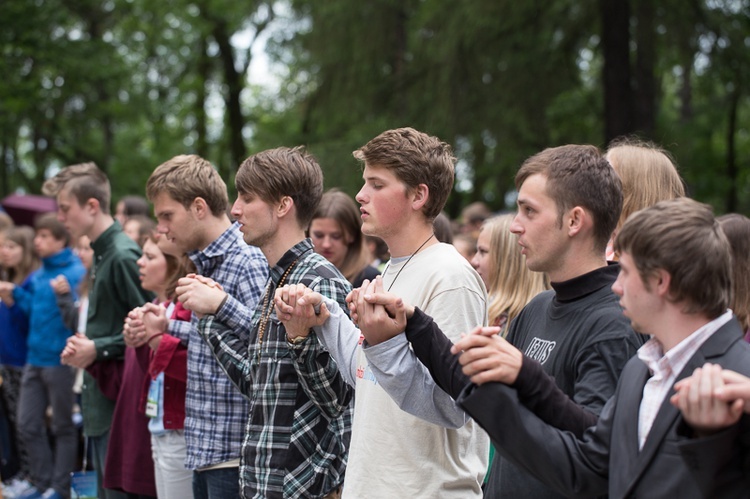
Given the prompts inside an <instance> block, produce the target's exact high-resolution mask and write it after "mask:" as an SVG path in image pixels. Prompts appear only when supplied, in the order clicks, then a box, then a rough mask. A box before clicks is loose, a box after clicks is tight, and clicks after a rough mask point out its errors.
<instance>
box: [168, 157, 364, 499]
mask: <svg viewBox="0 0 750 499" xmlns="http://www.w3.org/2000/svg"><path fill="white" fill-rule="evenodd" d="M236 185H237V192H238V193H239V195H238V198H237V201H236V202H235V203H234V206H233V207H232V215H233V216H235V217H236V218H237V220H238V222H239V224H240V231H241V232H242V234H243V236H244V239H245V242H247V243H248V244H252V245H255V246H258V247H259V248H260V249H261V251H262V252H263V254H264V255H265V256H266V259H267V260H268V263H269V265H270V267H271V276H270V279H269V280H268V283H267V286H266V290H265V294H264V295H263V298H262V299H261V300H260V305H259V306H258V308H256V310H255V313H254V315H253V318H252V332H251V334H250V337H249V339H248V338H247V336H246V335H245V334H243V332H242V331H238V330H237V329H236V328H235V327H233V326H232V324H229V323H227V322H226V321H225V320H223V319H222V317H220V316H219V315H216V314H213V311H214V310H217V309H220V308H221V303H222V302H223V300H224V299H225V296H226V294H225V293H224V292H223V291H222V289H221V287H220V286H217V285H215V283H214V282H213V281H212V280H211V279H207V278H205V277H203V276H196V277H195V278H185V279H181V280H180V282H179V287H178V288H177V293H178V295H181V296H180V299H181V300H182V299H183V297H182V294H183V291H184V290H186V289H188V288H190V287H192V288H196V287H198V286H202V287H203V289H202V292H201V300H195V302H190V301H189V300H188V301H186V302H185V303H186V304H188V305H189V306H190V307H191V308H192V310H194V311H196V312H200V313H204V314H207V315H206V316H205V317H204V318H203V319H202V321H201V323H200V326H199V330H200V333H201V335H202V336H203V337H204V339H205V340H206V341H207V342H208V344H209V345H210V347H211V350H212V351H213V354H214V356H215V357H216V359H217V360H218V361H219V363H220V364H221V366H222V368H223V369H224V371H225V372H226V374H227V376H228V377H229V379H231V380H232V382H233V383H234V384H235V385H236V386H237V387H238V388H239V390H240V391H241V392H242V393H243V394H244V395H245V396H246V397H248V398H249V399H250V411H249V415H248V420H247V425H246V429H245V438H244V440H243V442H242V459H241V462H240V489H241V494H242V496H243V497H248V498H249V497H257V498H261V497H262V498H269V497H285V498H286V497H338V495H339V491H340V487H341V484H342V483H343V481H344V471H345V469H346V463H347V452H348V447H349V437H350V428H351V415H352V404H351V402H352V395H353V389H352V387H351V386H349V385H348V384H347V383H346V382H345V381H344V379H343V378H342V377H341V374H340V373H339V369H338V366H337V365H336V362H335V361H334V360H333V358H332V357H331V356H330V354H329V353H328V351H326V350H325V349H323V348H322V346H321V344H320V342H319V341H318V339H317V338H316V337H315V333H311V334H310V335H309V336H306V337H297V338H290V337H288V336H287V332H286V330H285V328H284V326H283V325H282V324H281V323H280V322H279V320H278V319H277V317H276V313H275V310H274V300H273V297H274V293H275V291H276V288H277V287H280V286H282V285H283V284H298V283H299V284H305V285H306V286H307V287H309V288H311V289H313V290H315V291H317V292H319V293H321V294H323V295H324V296H327V297H328V298H331V299H332V300H335V301H336V302H338V303H339V304H340V305H341V306H342V307H344V308H346V306H345V305H346V302H345V298H346V295H347V294H348V293H349V291H350V289H351V288H350V285H349V282H348V281H347V280H346V278H344V276H343V275H341V273H340V272H339V271H338V270H337V269H336V267H335V266H333V264H331V263H330V262H328V260H326V259H325V258H324V257H322V256H320V255H318V254H317V253H315V252H314V251H313V246H312V243H311V242H310V240H309V239H307V238H306V237H305V229H306V228H307V226H308V225H309V223H310V218H311V217H312V214H313V212H314V211H315V207H316V206H317V204H318V203H319V202H320V198H321V196H322V194H323V173H322V171H321V169H320V166H319V165H318V164H317V162H316V161H315V159H314V158H313V157H312V156H310V155H309V154H308V153H306V152H305V151H304V150H303V149H302V148H295V149H289V148H278V149H272V150H268V151H264V152H261V153H258V154H256V155H254V156H251V157H250V158H248V159H247V160H246V161H245V162H244V163H243V164H242V165H241V166H240V168H239V171H238V172H237V177H236Z"/></svg>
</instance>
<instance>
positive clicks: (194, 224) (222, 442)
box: [143, 155, 268, 499]
mask: <svg viewBox="0 0 750 499" xmlns="http://www.w3.org/2000/svg"><path fill="white" fill-rule="evenodd" d="M146 194H147V197H148V199H149V200H150V201H151V202H152V203H153V204H154V212H155V214H156V219H157V222H158V226H157V229H158V230H159V232H161V233H162V234H164V237H166V238H167V239H169V240H170V241H171V242H173V243H174V244H175V245H176V246H177V247H178V248H179V249H181V250H182V251H184V252H185V253H187V254H188V256H189V258H190V259H191V260H192V262H193V263H194V264H195V266H196V269H197V272H198V273H199V274H202V275H204V276H207V277H210V278H212V279H213V280H214V281H215V282H217V283H218V284H220V285H221V288H222V289H223V293H222V297H221V298H220V299H219V301H210V300H208V299H207V297H206V296H205V295H204V293H203V291H205V286H203V285H200V283H195V285H193V286H190V285H187V286H185V288H184V289H183V292H182V295H181V296H180V299H181V300H182V301H183V304H184V306H185V308H187V309H188V310H192V311H193V312H196V311H202V310H204V309H202V308H197V307H198V304H200V306H202V307H208V310H209V311H210V312H211V313H213V314H216V317H219V318H220V319H221V320H222V321H225V322H226V323H227V324H231V325H232V327H233V328H235V329H236V330H237V331H239V332H241V333H242V334H243V335H245V337H247V335H248V334H249V331H250V317H251V315H252V310H253V308H254V307H255V305H256V304H257V303H258V299H259V298H260V295H261V290H262V289H263V283H264V282H265V280H266V276H267V275H268V271H267V266H266V260H265V258H264V257H263V255H262V254H261V252H260V251H259V250H258V248H255V247H252V246H248V245H247V244H245V242H244V241H243V240H242V237H241V235H240V233H239V231H238V225H237V224H233V223H232V222H231V221H230V220H229V217H228V216H227V208H228V205H229V198H228V195H227V189H226V184H225V183H224V181H223V180H222V179H221V177H220V176H219V173H218V172H217V171H216V170H215V169H214V167H213V166H212V165H211V163H209V162H208V161H206V160H205V159H203V158H201V157H199V156H196V155H182V156H175V157H174V158H172V159H170V160H169V161H166V162H165V163H163V164H161V165H159V166H158V167H157V168H156V169H155V170H154V172H153V173H152V174H151V177H149V179H148V182H147V184H146ZM147 310H149V312H147V313H146V314H144V319H143V320H144V323H147V324H148V325H149V327H150V328H151V329H155V330H157V331H166V332H167V333H168V334H170V335H172V336H174V337H175V338H178V339H179V340H180V341H181V342H182V343H183V344H187V349H188V353H187V393H186V399H185V441H186V444H187V449H176V452H177V453H178V455H179V454H185V453H186V456H187V457H186V460H185V467H186V468H187V469H190V470H194V473H193V493H194V496H195V498H196V499H203V498H205V499H221V498H224V497H236V496H238V495H239V489H238V487H239V475H238V474H239V464H240V460H239V458H240V442H242V438H243V434H244V423H245V418H246V414H247V412H248V410H249V407H250V405H249V403H248V401H247V400H246V399H245V398H244V397H243V396H242V394H241V393H240V392H238V391H237V390H236V389H235V387H234V386H232V384H231V383H230V382H229V380H228V379H227V378H226V376H224V373H223V372H222V368H221V366H220V365H219V364H218V363H217V362H216V361H215V360H214V358H213V356H212V355H211V349H210V348H209V346H208V345H206V343H205V342H204V341H203V340H202V339H201V338H200V336H199V335H198V329H197V325H198V320H199V318H198V316H197V315H196V313H193V317H192V321H191V322H190V323H186V322H184V321H177V320H173V321H169V320H167V317H166V313H165V311H164V309H163V308H161V307H155V306H154V307H148V309H147ZM165 344H166V342H165ZM160 345H161V344H160ZM165 355H169V351H168V350H166V349H157V351H156V353H155V356H156V357H157V358H160V357H162V356H165ZM154 438H158V437H154Z"/></svg>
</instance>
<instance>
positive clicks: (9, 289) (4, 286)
mask: <svg viewBox="0 0 750 499" xmlns="http://www.w3.org/2000/svg"><path fill="white" fill-rule="evenodd" d="M15 287H16V285H15V284H13V283H12V282H7V281H0V300H3V301H4V302H5V303H6V305H8V306H12V305H13V304H14V303H15V301H14V300H13V289H14V288H15Z"/></svg>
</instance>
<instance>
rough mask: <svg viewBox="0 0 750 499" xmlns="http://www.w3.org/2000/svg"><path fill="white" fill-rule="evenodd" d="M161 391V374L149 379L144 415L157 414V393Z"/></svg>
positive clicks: (152, 415)
mask: <svg viewBox="0 0 750 499" xmlns="http://www.w3.org/2000/svg"><path fill="white" fill-rule="evenodd" d="M160 392H161V376H158V377H157V378H156V379H152V380H151V384H150V385H149V387H148V397H147V398H146V416H148V417H150V418H155V417H156V416H158V415H159V393H160Z"/></svg>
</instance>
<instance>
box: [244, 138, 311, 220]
mask: <svg viewBox="0 0 750 499" xmlns="http://www.w3.org/2000/svg"><path fill="white" fill-rule="evenodd" d="M234 182H235V185H236V186H237V192H239V193H240V194H241V195H242V194H251V195H255V196H258V197H259V198H260V199H262V200H263V201H265V202H266V203H276V202H278V201H280V200H281V198H283V197H284V196H289V197H290V198H292V199H293V200H294V206H295V208H296V213H297V222H298V223H299V226H300V227H302V228H305V229H306V228H307V226H308V225H310V220H312V216H313V213H315V209H316V208H317V207H318V203H320V198H321V197H322V196H323V171H322V170H321V169H320V165H319V164H318V161H317V160H316V159H315V157H313V155H312V154H310V153H308V152H307V151H306V150H305V148H304V147H302V146H298V147H294V148H289V147H277V148H276V149H268V150H266V151H261V152H259V153H257V154H253V155H252V156H250V157H249V158H247V159H246V160H245V161H243V162H242V164H241V165H240V168H239V170H237V176H236V177H235V179H234Z"/></svg>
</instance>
